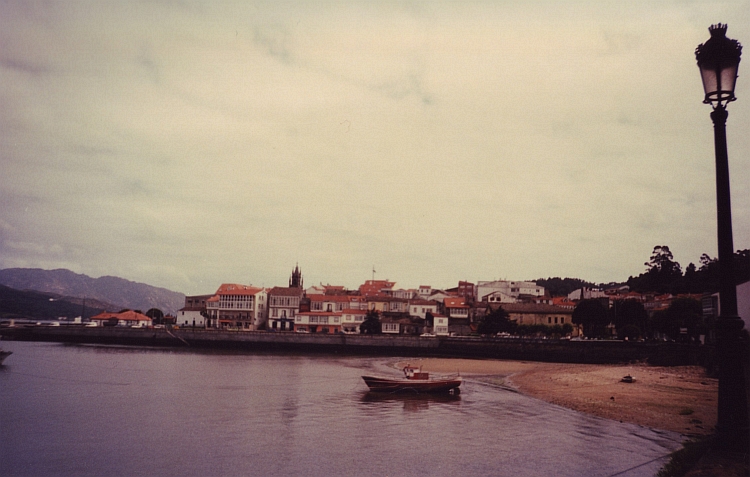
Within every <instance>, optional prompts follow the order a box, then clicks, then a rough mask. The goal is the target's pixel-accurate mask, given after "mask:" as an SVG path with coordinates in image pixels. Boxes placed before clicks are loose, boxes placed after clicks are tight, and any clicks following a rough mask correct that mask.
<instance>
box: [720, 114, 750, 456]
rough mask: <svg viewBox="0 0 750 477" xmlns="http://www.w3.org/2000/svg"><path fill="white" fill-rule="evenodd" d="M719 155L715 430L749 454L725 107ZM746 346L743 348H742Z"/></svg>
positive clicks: (728, 442) (721, 115)
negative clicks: (717, 400) (717, 396)
mask: <svg viewBox="0 0 750 477" xmlns="http://www.w3.org/2000/svg"><path fill="white" fill-rule="evenodd" d="M711 119H712V120H713V123H714V148H715V151H716V214H717V215H716V225H717V238H718V245H719V310H720V313H719V317H718V319H717V320H716V334H717V351H718V358H719V403H718V418H717V423H716V429H717V434H718V436H717V437H718V438H719V441H720V442H721V443H722V445H724V446H728V447H729V448H733V449H735V450H738V451H744V450H746V446H747V441H748V415H747V396H746V392H747V389H746V386H747V383H745V372H744V366H747V363H744V361H745V360H746V359H747V355H746V353H744V352H743V348H744V347H746V346H747V345H746V344H744V343H743V340H742V339H741V337H740V336H741V335H740V333H741V331H742V328H743V327H744V322H743V321H742V319H741V318H740V317H739V315H738V314H737V288H736V285H735V284H734V273H733V266H732V260H733V255H734V246H733V239H732V206H731V200H730V189H729V160H728V156H727V135H726V120H727V111H726V109H725V108H724V107H722V106H717V108H716V109H715V110H714V111H712V112H711ZM743 345H744V346H743Z"/></svg>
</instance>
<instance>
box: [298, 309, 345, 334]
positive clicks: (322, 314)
mask: <svg viewBox="0 0 750 477" xmlns="http://www.w3.org/2000/svg"><path fill="white" fill-rule="evenodd" d="M341 318H342V313H340V312H328V311H300V312H299V313H297V316H295V317H294V328H295V331H297V332H299V333H339V332H340V331H341Z"/></svg>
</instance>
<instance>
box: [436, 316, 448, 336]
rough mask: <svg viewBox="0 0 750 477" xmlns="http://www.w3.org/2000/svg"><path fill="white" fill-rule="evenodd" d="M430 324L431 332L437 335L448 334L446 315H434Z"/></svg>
mask: <svg viewBox="0 0 750 477" xmlns="http://www.w3.org/2000/svg"><path fill="white" fill-rule="evenodd" d="M433 319H434V321H433V325H432V332H433V333H435V334H436V335H438V336H448V317H447V316H443V315H435V316H434V318H433Z"/></svg>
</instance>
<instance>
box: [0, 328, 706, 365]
mask: <svg viewBox="0 0 750 477" xmlns="http://www.w3.org/2000/svg"><path fill="white" fill-rule="evenodd" d="M0 336H1V337H2V339H4V340H24V341H53V342H62V343H93V344H118V345H133V346H160V347H182V348H215V349H237V350H246V351H297V352H325V353H342V354H372V355H391V356H443V357H462V358H490V359H514V360H529V361H550V362H562V363H601V364H605V363H625V362H633V361H648V362H649V363H652V364H657V365H668V366H671V365H705V364H707V363H708V361H709V360H710V356H711V355H712V353H713V350H712V348H711V347H708V346H697V345H686V344H680V343H665V342H661V343H657V342H650V343H637V342H625V341H595V340H586V341H574V340H546V339H545V340H543V339H523V338H494V337H493V338H482V337H447V336H446V337H421V336H403V335H374V336H373V335H347V334H308V333H270V332H265V331H259V332H240V331H216V330H202V329H201V330H190V329H179V330H167V329H132V328H120V327H112V328H109V327H97V328H88V327H80V326H79V327H75V326H28V327H11V328H0Z"/></svg>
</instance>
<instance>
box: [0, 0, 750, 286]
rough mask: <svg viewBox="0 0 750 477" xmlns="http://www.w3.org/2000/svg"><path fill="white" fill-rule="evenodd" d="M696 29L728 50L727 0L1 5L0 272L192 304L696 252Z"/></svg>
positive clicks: (558, 272) (632, 263) (699, 230)
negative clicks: (720, 36)
mask: <svg viewBox="0 0 750 477" xmlns="http://www.w3.org/2000/svg"><path fill="white" fill-rule="evenodd" d="M718 22H725V23H728V24H729V29H728V32H727V36H729V37H730V38H735V39H738V40H739V41H741V42H743V41H744V42H745V43H746V44H750V3H749V2H747V1H739V0H738V1H731V0H728V1H716V2H708V1H701V2H693V1H674V2H650V1H642V2H641V1H633V2H621V1H612V2H607V1H596V2H594V1H591V2H586V1H555V2H552V1H549V2H542V1H540V2H527V1H518V2H513V1H507V2H475V3H471V2H449V1H445V2H438V1H434V2H433V1H424V2H364V1H363V2H305V1H299V2H292V1H288V2H251V1H236V2H215V1H205V2H202V1H189V0H188V1H163V2H159V1H142V2H100V1H91V2H84V1H71V2H63V1H60V2H57V1H51V2H43V1H40V2H29V1H18V2H15V1H2V2H0V84H2V88H0V160H1V161H2V162H1V164H2V174H0V200H1V201H2V211H1V212H0V268H9V267H39V268H68V269H71V270H73V271H75V272H78V273H85V274H88V275H91V276H95V277H96V276H101V275H116V276H121V277H123V278H127V279H130V280H135V281H141V282H146V283H149V284H152V285H156V286H163V287H166V288H170V289H173V290H176V291H181V292H184V293H188V294H198V293H210V292H213V291H215V290H216V288H218V286H219V285H220V284H221V283H222V282H238V283H245V284H254V285H263V286H274V285H285V283H286V281H287V280H288V277H289V274H290V272H291V270H292V268H293V267H294V266H295V264H296V263H299V265H300V268H301V269H302V272H303V275H304V278H305V284H306V285H312V284H317V283H319V282H323V283H330V284H336V285H345V286H347V287H349V288H355V287H357V286H358V285H359V284H361V283H362V282H364V280H367V279H370V278H372V267H373V266H374V267H375V269H376V270H377V273H376V274H375V277H376V278H381V279H385V278H388V279H391V280H395V281H396V282H397V283H398V286H402V287H416V286H418V285H420V284H426V285H432V286H434V287H449V286H455V285H456V283H457V281H458V280H470V281H476V280H492V279H500V278H507V279H516V280H522V279H533V278H539V277H550V276H561V277H565V276H569V277H578V278H582V279H586V280H590V281H596V282H609V281H621V280H625V279H627V278H628V276H630V275H637V274H639V273H641V272H642V271H643V270H644V267H643V262H644V261H646V260H647V259H648V257H649V255H650V253H651V250H652V248H653V247H654V246H655V245H668V246H669V247H670V249H671V250H672V251H673V252H674V254H675V259H676V260H677V261H679V262H680V263H682V265H683V267H684V266H687V264H688V263H689V262H696V263H697V262H698V259H699V257H700V255H701V254H702V253H704V252H705V253H709V254H710V255H712V256H715V255H716V250H717V247H716V226H715V178H714V177H715V176H714V159H713V158H714V153H713V129H712V124H711V120H710V118H709V113H710V107H709V106H707V105H703V104H701V100H702V97H703V92H702V86H701V83H700V76H699V73H698V68H697V66H696V63H695V56H694V49H695V47H696V46H697V45H698V44H699V43H703V42H705V41H706V40H707V39H708V37H709V34H708V30H707V28H708V26H709V25H711V24H713V23H718ZM745 53H746V55H747V54H748V52H747V51H746V52H745ZM746 61H748V60H745V62H746ZM743 63H744V62H743ZM748 70H750V65H748V64H741V65H740V78H739V80H738V88H737V97H738V100H737V101H736V102H734V103H732V104H731V105H730V106H729V120H728V125H727V128H728V141H729V158H730V171H731V177H732V188H733V189H732V194H733V196H732V201H733V202H732V206H733V216H734V243H735V249H744V248H750V157H749V154H748V151H750V134H748V131H750V81H748V78H747V77H746V76H747V74H746V71H748Z"/></svg>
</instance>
